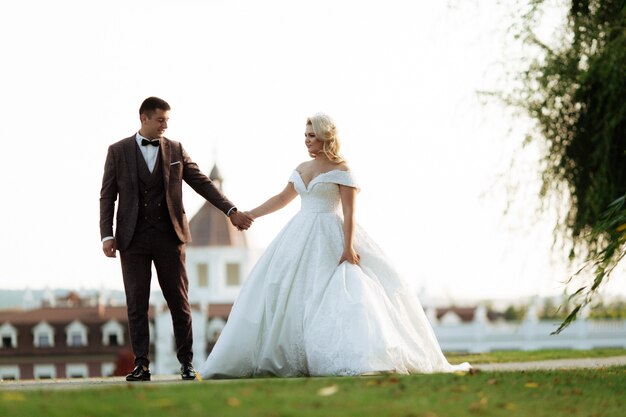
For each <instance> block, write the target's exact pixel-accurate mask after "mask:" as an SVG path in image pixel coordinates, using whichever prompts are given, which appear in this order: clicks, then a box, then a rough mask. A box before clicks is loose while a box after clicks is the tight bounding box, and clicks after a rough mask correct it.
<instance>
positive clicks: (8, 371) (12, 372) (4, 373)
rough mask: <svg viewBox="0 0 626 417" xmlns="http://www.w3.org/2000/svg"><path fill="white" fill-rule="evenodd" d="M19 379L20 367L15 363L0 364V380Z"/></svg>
mask: <svg viewBox="0 0 626 417" xmlns="http://www.w3.org/2000/svg"><path fill="white" fill-rule="evenodd" d="M16 379H20V368H19V366H17V365H0V380H3V381H14V380H16Z"/></svg>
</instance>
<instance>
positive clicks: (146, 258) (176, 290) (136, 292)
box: [120, 227, 193, 367]
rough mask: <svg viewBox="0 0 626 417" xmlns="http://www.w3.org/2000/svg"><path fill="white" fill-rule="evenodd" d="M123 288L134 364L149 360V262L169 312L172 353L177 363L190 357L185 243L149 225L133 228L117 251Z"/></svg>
mask: <svg viewBox="0 0 626 417" xmlns="http://www.w3.org/2000/svg"><path fill="white" fill-rule="evenodd" d="M120 260H121V263H122V275H123V278H124V288H125V291H126V306H127V309H128V327H129V329H130V340H131V344H132V347H133V353H134V355H135V365H142V366H146V367H148V366H149V364H150V359H149V353H150V352H149V350H150V332H149V319H148V308H149V301H150V281H151V278H152V262H154V267H155V269H156V272H157V278H158V280H159V285H160V287H161V291H162V292H163V296H164V298H165V301H166V302H167V305H168V307H169V310H170V314H171V315H172V322H173V325H174V338H175V340H176V356H177V357H178V361H179V362H180V363H181V364H184V363H191V361H192V359H193V347H192V346H193V335H192V330H191V309H190V307H189V299H188V287H189V282H188V280H187V270H186V269H185V244H184V243H182V242H181V241H180V240H179V239H178V237H177V236H176V234H175V233H174V230H173V228H172V230H171V232H166V233H164V232H163V231H160V230H157V229H155V228H152V227H149V228H147V229H144V230H141V231H139V230H138V231H136V232H135V234H134V236H133V240H132V241H131V243H130V245H129V246H128V248H127V249H125V250H124V251H122V252H120Z"/></svg>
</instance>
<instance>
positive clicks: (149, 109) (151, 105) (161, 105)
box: [139, 97, 171, 117]
mask: <svg viewBox="0 0 626 417" xmlns="http://www.w3.org/2000/svg"><path fill="white" fill-rule="evenodd" d="M156 109H160V110H171V108H170V105H169V104H167V101H165V100H163V99H162V98H158V97H148V98H147V99H145V100H144V101H143V103H141V107H139V115H140V116H141V115H142V114H145V115H147V116H148V117H150V116H152V113H154V112H155V111H156Z"/></svg>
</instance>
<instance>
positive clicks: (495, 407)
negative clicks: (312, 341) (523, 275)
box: [0, 367, 626, 417]
mask: <svg viewBox="0 0 626 417" xmlns="http://www.w3.org/2000/svg"><path fill="white" fill-rule="evenodd" d="M625 406H626V367H615V368H607V369H593V370H588V369H585V370H567V371H565V370H561V371H532V372H478V373H476V374H474V375H471V374H463V373H461V374H436V375H411V376H400V377H398V376H376V377H354V378H353V377H344V378H298V379H284V378H283V379H279V378H270V379H254V380H230V381H202V382H200V381H196V382H183V381H181V382H174V383H154V382H152V383H134V384H120V385H114V386H108V387H106V388H105V387H100V388H93V389H61V390H46V391H34V390H20V391H14V390H5V391H2V390H0V416H2V417H13V416H16V417H17V416H19V417H26V416H28V417H30V416H32V417H36V416H46V417H55V416H59V417H98V416H103V417H104V416H106V417H115V416H133V417H141V416H149V417H160V416H174V417H176V416H181V417H183V416H184V417H196V416H203V417H207V416H224V417H228V416H246V417H247V416H250V417H255V416H267V417H272V416H273V417H278V416H324V417H327V416H333V417H342V416H355V417H365V416H398V417H446V416H449V417H463V416H506V417H510V416H532V417H543V416H545V417H558V416H567V417H577V416H585V417H590V416H595V417H605V416H606V417H610V416H615V417H617V416H619V417H622V416H624V413H625V411H624V407H625Z"/></svg>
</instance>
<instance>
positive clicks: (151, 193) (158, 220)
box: [135, 150, 173, 232]
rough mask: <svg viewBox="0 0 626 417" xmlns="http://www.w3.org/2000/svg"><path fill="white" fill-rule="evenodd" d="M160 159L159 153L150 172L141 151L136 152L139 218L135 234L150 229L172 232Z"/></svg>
mask: <svg viewBox="0 0 626 417" xmlns="http://www.w3.org/2000/svg"><path fill="white" fill-rule="evenodd" d="M161 159H162V158H161V152H159V154H158V155H157V160H156V163H155V165H154V170H153V171H152V172H150V170H149V169H148V165H147V164H146V161H145V160H144V158H143V155H142V154H141V151H140V150H138V151H137V178H138V180H139V181H138V184H139V216H138V218H137V227H136V229H135V231H136V232H137V231H139V232H141V231H144V230H146V229H149V228H151V227H153V228H155V229H157V230H160V231H171V230H173V227H172V221H171V220H170V215H169V212H168V210H167V202H166V199H165V185H164V183H163V164H162V163H161Z"/></svg>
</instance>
